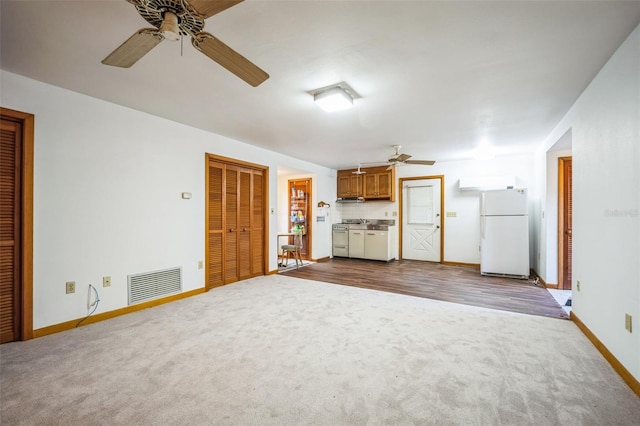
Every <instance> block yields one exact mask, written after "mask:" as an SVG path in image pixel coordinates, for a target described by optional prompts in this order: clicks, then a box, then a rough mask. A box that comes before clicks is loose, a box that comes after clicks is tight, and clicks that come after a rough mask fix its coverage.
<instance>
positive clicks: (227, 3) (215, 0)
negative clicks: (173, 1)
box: [188, 0, 244, 18]
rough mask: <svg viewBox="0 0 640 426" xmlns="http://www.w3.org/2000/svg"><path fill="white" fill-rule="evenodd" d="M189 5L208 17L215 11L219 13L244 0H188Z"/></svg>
mask: <svg viewBox="0 0 640 426" xmlns="http://www.w3.org/2000/svg"><path fill="white" fill-rule="evenodd" d="M188 1H189V4H190V5H191V7H193V8H194V9H195V10H196V11H197V12H198V13H199V14H200V15H202V16H204V17H205V18H208V17H209V16H213V15H215V14H216V13H220V12H222V11H223V10H227V9H229V8H230V7H231V6H235V5H236V4H238V3H242V2H243V1H244V0H188Z"/></svg>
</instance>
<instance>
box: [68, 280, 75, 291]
mask: <svg viewBox="0 0 640 426" xmlns="http://www.w3.org/2000/svg"><path fill="white" fill-rule="evenodd" d="M66 288H67V294H71V293H75V292H76V282H75V281H67V286H66Z"/></svg>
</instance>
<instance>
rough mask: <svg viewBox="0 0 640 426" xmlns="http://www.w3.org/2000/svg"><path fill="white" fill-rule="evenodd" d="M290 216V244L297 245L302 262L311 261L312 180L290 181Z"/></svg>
mask: <svg viewBox="0 0 640 426" xmlns="http://www.w3.org/2000/svg"><path fill="white" fill-rule="evenodd" d="M287 187H288V190H289V192H288V194H289V195H288V196H289V216H288V223H289V226H288V229H287V231H288V233H290V234H292V235H289V236H288V237H289V240H290V241H289V242H288V244H294V245H295V244H296V241H298V244H297V245H298V246H299V247H298V250H299V254H300V257H301V259H302V260H310V259H311V240H312V235H313V234H312V223H313V221H312V220H311V204H310V203H311V200H312V194H311V178H299V179H289V181H288V185H287Z"/></svg>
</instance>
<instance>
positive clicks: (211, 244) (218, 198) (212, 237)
mask: <svg viewBox="0 0 640 426" xmlns="http://www.w3.org/2000/svg"><path fill="white" fill-rule="evenodd" d="M223 172H224V164H221V163H215V162H210V163H209V181H208V185H209V201H208V205H207V209H208V212H207V213H208V217H209V218H208V225H207V227H208V229H207V239H208V242H207V256H208V257H207V284H206V287H207V288H212V287H218V286H221V285H223V284H224V280H223V276H222V262H223V259H224V257H223V256H224V245H223V241H224V235H223V234H224V218H223V192H224V191H223V188H224V187H223V176H224V175H223Z"/></svg>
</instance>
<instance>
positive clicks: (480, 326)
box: [0, 275, 640, 425]
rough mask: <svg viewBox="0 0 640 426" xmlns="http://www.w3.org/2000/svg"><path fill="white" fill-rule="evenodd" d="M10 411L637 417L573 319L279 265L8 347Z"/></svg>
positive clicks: (74, 417) (275, 420) (248, 421)
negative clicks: (293, 271) (293, 272)
mask: <svg viewBox="0 0 640 426" xmlns="http://www.w3.org/2000/svg"><path fill="white" fill-rule="evenodd" d="M0 368H1V370H0V373H1V388H0V391H1V397H0V398H1V406H0V408H1V414H0V415H1V417H0V423H1V424H2V425H13V424H28V425H52V424H59V425H89V424H96V425H100V424H104V425H152V424H153V425H177V424H180V425H183V424H184V425H187V424H189V425H215V424H229V425H266V424H267V425H268V424H270V425H298V424H313V425H378V424H389V425H391V424H393V425H396V424H401V425H404V424H433V425H632V424H633V425H637V424H638V419H640V399H639V398H638V397H636V396H635V395H634V394H633V393H632V392H631V390H630V389H629V388H628V387H627V386H626V384H625V383H624V382H623V381H622V380H621V379H620V378H619V376H618V375H617V374H616V373H615V372H614V371H613V370H612V368H611V367H610V366H609V364H607V362H606V361H605V360H604V359H603V358H602V356H601V355H600V354H599V353H598V352H597V351H596V349H595V348H594V347H593V346H592V345H591V343H590V342H589V341H588V340H587V339H586V338H585V337H584V336H583V335H582V333H581V332H580V331H579V330H578V329H577V328H576V326H575V325H574V324H573V323H572V322H570V321H563V320H557V319H550V318H544V317H536V316H527V315H521V314H515V313H508V312H500V311H492V310H490V309H484V308H477V307H472V306H463V305H456V304H450V303H446V302H438V301H433V300H429V299H422V298H414V297H410V296H404V295H398V294H390V293H383V292H377V291H373V290H366V289H359V288H354V287H347V286H337V285H333V284H325V283H319V282H313V281H306V280H300V279H296V278H291V277H286V276H282V275H272V276H268V277H260V278H257V279H253V280H248V281H244V282H240V283H236V284H232V285H229V286H225V287H222V288H218V289H214V290H212V291H210V292H208V293H205V294H202V295H198V296H194V297H192V298H189V299H185V300H181V301H178V302H174V303H171V304H168V305H163V306H159V307H156V308H152V309H148V310H145V311H142V312H138V313H134V314H130V315H126V316H122V317H118V318H114V319H112V320H108V321H104V322H101V323H96V324H92V325H88V326H85V327H81V328H78V329H74V330H71V331H68V332H64V333H58V334H55V335H51V336H47V337H43V338H40V339H34V340H31V341H28V342H18V343H9V344H5V345H2V346H1V347H0Z"/></svg>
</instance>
